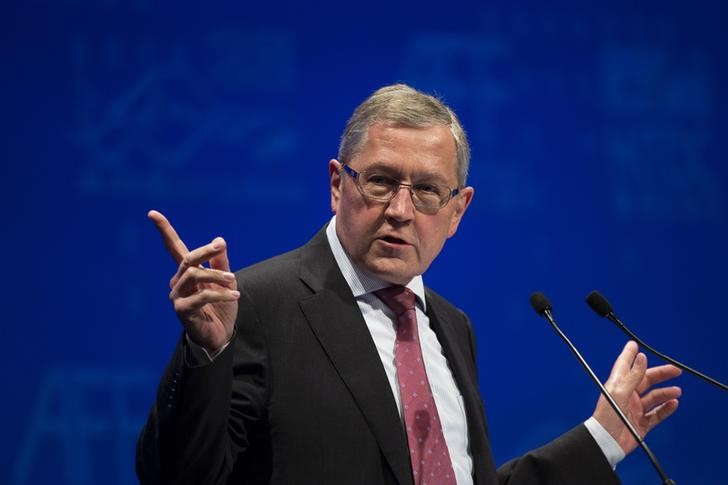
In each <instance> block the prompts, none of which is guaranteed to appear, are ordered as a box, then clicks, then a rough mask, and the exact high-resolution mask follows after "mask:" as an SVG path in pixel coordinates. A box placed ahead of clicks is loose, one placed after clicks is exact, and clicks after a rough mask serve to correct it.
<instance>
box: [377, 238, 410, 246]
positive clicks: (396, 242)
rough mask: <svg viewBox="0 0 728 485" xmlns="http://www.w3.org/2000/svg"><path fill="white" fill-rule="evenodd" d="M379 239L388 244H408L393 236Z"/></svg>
mask: <svg viewBox="0 0 728 485" xmlns="http://www.w3.org/2000/svg"><path fill="white" fill-rule="evenodd" d="M380 239H381V240H382V241H384V242H386V243H389V244H409V243H408V242H407V241H405V240H404V239H400V238H398V237H394V236H384V237H381V238H380Z"/></svg>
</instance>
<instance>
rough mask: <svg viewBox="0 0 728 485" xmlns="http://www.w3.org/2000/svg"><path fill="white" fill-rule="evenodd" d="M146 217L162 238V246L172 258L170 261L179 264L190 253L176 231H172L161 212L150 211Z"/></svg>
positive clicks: (172, 228) (170, 225)
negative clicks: (172, 260)
mask: <svg viewBox="0 0 728 485" xmlns="http://www.w3.org/2000/svg"><path fill="white" fill-rule="evenodd" d="M147 217H148V218H149V220H151V221H152V222H153V223H154V226H155V227H156V228H157V231H159V234H160V235H161V236H162V242H164V246H165V247H166V248H167V252H169V254H170V256H172V259H174V262H175V263H177V264H180V263H181V262H182V259H183V258H184V257H185V256H186V255H187V253H189V252H190V251H189V249H187V246H185V243H184V242H182V239H181V238H180V237H179V234H177V231H175V230H174V227H172V224H170V222H169V221H168V220H167V218H166V217H164V215H163V214H162V213H161V212H158V211H155V210H150V211H149V212H148V213H147Z"/></svg>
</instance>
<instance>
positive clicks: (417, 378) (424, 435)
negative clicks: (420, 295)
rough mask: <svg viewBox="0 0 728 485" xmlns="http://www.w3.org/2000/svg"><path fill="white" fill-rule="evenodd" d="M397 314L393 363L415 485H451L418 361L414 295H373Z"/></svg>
mask: <svg viewBox="0 0 728 485" xmlns="http://www.w3.org/2000/svg"><path fill="white" fill-rule="evenodd" d="M374 294H375V295H377V297H378V298H379V299H380V300H382V301H383V302H384V303H385V304H386V305H387V306H388V307H389V308H391V309H392V311H393V312H394V314H395V315H397V321H398V325H397V341H396V343H395V349H394V360H395V364H396V366H397V379H398V380H399V395H400V397H401V399H402V406H403V407H404V423H405V426H406V428H407V442H408V444H409V449H410V462H411V463H412V474H413V475H414V479H415V485H455V484H456V482H455V473H454V472H453V468H452V462H451V461H450V453H449V452H448V450H447V443H445V437H444V436H443V434H442V425H441V424H440V416H439V415H438V414H437V407H436V406H435V399H434V398H433V397H432V391H431V390H430V381H428V380H427V373H426V372H425V364H424V362H423V361H422V350H421V349H420V342H419V335H418V332H417V316H416V313H415V295H414V293H412V291H411V290H410V289H409V288H405V287H404V286H390V287H389V288H384V289H382V290H379V291H375V292H374Z"/></svg>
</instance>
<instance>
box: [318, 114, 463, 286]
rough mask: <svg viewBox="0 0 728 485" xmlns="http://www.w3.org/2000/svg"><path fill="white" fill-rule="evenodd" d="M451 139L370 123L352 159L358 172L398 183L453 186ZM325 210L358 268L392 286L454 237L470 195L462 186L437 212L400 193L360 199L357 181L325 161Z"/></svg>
mask: <svg viewBox="0 0 728 485" xmlns="http://www.w3.org/2000/svg"><path fill="white" fill-rule="evenodd" d="M456 159H457V155H456V151H455V139H454V138H453V136H452V133H451V132H450V129H449V128H448V127H447V126H445V125H434V126H431V127H428V128H405V127H401V126H395V125H391V124H386V123H375V124H374V125H372V126H371V127H370V128H369V131H368V133H367V137H366V141H365V142H364V144H363V145H362V147H361V148H360V150H359V151H358V153H357V154H356V155H355V156H354V158H353V159H352V160H351V161H350V163H349V166H351V168H353V169H354V170H356V171H358V172H362V171H365V170H371V169H374V168H377V169H378V170H381V171H383V172H385V173H386V174H387V175H389V176H391V177H392V178H396V179H398V180H400V181H401V182H403V183H408V184H411V183H413V182H414V183H421V182H425V181H427V182H438V183H440V184H444V185H446V186H448V187H450V188H455V187H457V186H458V183H457V174H456ZM329 175H330V177H331V208H332V210H333V211H334V212H335V213H336V234H337V235H338V236H339V239H340V240H341V244H342V245H343V246H344V249H345V250H346V252H347V253H348V255H349V257H350V258H351V259H352V260H353V261H354V263H355V264H356V265H357V266H358V267H359V268H360V269H362V270H364V271H366V272H367V273H370V274H372V275H374V276H377V277H379V278H381V279H383V280H385V281H387V282H389V283H392V284H401V285H403V284H406V283H408V282H409V281H410V280H411V279H412V278H413V277H414V276H417V275H420V274H422V273H424V272H425V270H426V269H427V268H428V267H429V266H430V263H432V261H433V260H434V259H435V257H436V256H437V255H438V254H439V253H440V250H441V249H442V247H443V245H444V244H445V240H446V239H448V238H449V237H451V236H453V235H454V234H455V232H456V231H457V228H458V224H459V223H460V219H461V218H462V217H463V214H464V213H465V210H466V209H467V207H468V205H469V204H470V201H471V199H472V197H473V193H474V190H473V188H472V187H466V188H464V189H463V190H462V191H461V192H460V194H459V195H458V196H456V197H455V198H453V199H451V200H450V201H449V202H448V203H447V205H445V207H443V208H441V209H440V210H439V211H438V212H437V213H436V214H425V213H422V212H420V211H418V210H417V209H415V207H414V205H413V203H412V197H411V195H410V192H409V190H407V189H405V188H400V190H399V191H398V192H397V193H396V194H395V196H394V198H393V199H392V200H391V201H389V202H379V201H372V200H368V199H366V198H365V197H364V196H363V195H362V194H361V193H360V192H359V191H358V190H357V188H356V185H355V181H354V179H352V178H351V177H350V176H349V175H347V174H346V173H341V163H339V162H338V161H337V160H331V161H330V162H329Z"/></svg>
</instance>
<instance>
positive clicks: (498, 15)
mask: <svg viewBox="0 0 728 485" xmlns="http://www.w3.org/2000/svg"><path fill="white" fill-rule="evenodd" d="M479 14H480V16H481V17H482V21H483V24H484V25H485V26H487V28H484V29H482V30H483V31H486V32H487V34H470V35H468V34H446V33H440V32H438V33H420V34H417V35H415V36H413V37H412V38H411V39H410V41H409V43H408V45H407V48H406V50H405V54H404V59H403V65H402V73H403V75H404V76H403V77H404V78H405V79H411V80H413V82H414V83H415V84H416V85H417V86H418V87H421V88H423V89H425V90H427V91H431V92H435V93H438V94H442V95H444V97H445V98H446V101H447V102H448V103H450V104H452V105H453V106H454V107H455V108H456V111H457V112H458V114H459V115H460V117H461V118H463V119H465V120H466V121H467V123H466V126H467V129H468V133H469V137H470V139H471V144H472V146H473V149H474V151H473V159H474V160H475V161H476V163H475V164H474V165H475V167H476V169H474V170H473V174H472V180H473V182H474V183H475V184H477V185H481V186H482V187H487V190H484V191H481V192H479V195H478V197H479V199H480V200H481V204H480V206H481V207H485V208H488V210H492V211H494V212H497V213H501V214H507V215H524V214H534V213H537V212H539V211H541V210H543V208H544V207H545V205H546V204H545V203H544V201H545V200H547V195H546V194H545V192H544V191H545V188H544V186H543V184H542V183H541V181H540V180H538V179H537V178H536V177H534V175H533V170H532V169H531V166H532V165H533V164H534V163H536V162H535V161H537V160H539V159H540V157H543V153H544V152H545V151H547V150H548V147H549V139H550V136H549V133H548V128H549V127H548V126H547V124H546V123H545V122H544V119H543V115H542V119H538V117H535V116H530V114H531V113H532V112H533V110H532V109H530V108H531V107H530V106H529V99H532V97H533V96H535V95H537V96H538V97H539V98H540V99H539V100H540V101H543V100H546V101H549V100H554V99H557V100H558V99H561V98H564V97H568V98H569V99H571V100H574V99H576V100H579V99H590V97H592V91H593V87H592V84H593V83H590V82H589V79H590V77H589V76H590V75H589V69H590V68H591V65H584V64H581V63H579V60H580V58H577V60H576V61H574V60H573V59H560V60H559V62H548V63H544V62H539V63H531V62H528V59H529V58H530V57H533V56H534V53H533V51H534V48H533V45H532V44H533V39H534V38H536V39H540V40H541V41H543V42H562V43H569V44H570V45H571V44H575V45H578V44H580V43H584V42H585V40H586V39H589V38H590V37H592V36H593V31H591V30H590V29H589V28H588V25H586V24H585V22H584V21H583V19H582V18H580V17H578V16H570V15H565V14H564V15H558V16H553V15H552V16H547V15H544V16H534V15H530V14H529V15H521V14H520V13H519V12H518V11H510V10H507V9H506V10H503V11H500V10H499V9H497V8H495V9H494V10H492V9H491V7H484V8H483V10H482V11H481V12H479ZM529 56H530V57H529ZM524 59H525V60H524ZM535 93H537V94H535ZM523 113H528V115H529V116H523ZM511 117H513V118H511ZM504 120H506V121H505V122H504ZM514 121H516V122H517V126H515V127H514V126H513V123H514ZM582 129H583V130H585V131H586V130H587V129H588V128H585V127H582ZM580 135H581V136H579V137H577V139H578V140H579V142H582V146H583V149H582V148H580V149H581V151H582V152H584V151H587V150H593V139H594V136H593V134H591V133H583V134H580ZM483 200H485V203H483V202H482V201H483Z"/></svg>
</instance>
